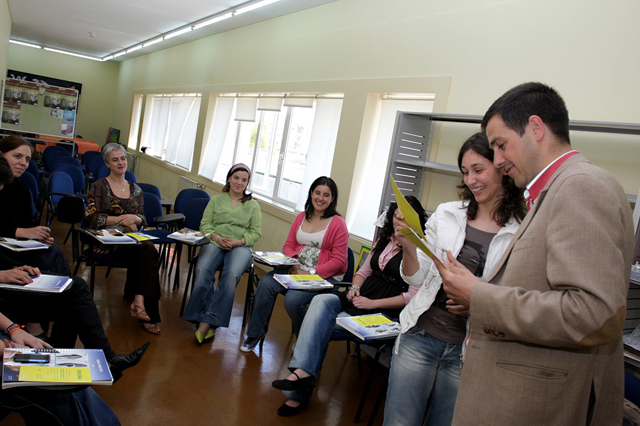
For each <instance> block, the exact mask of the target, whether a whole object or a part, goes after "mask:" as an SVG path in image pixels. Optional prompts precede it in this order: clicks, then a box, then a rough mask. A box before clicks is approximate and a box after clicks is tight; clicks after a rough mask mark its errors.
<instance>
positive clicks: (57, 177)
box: [47, 172, 74, 226]
mask: <svg viewBox="0 0 640 426" xmlns="http://www.w3.org/2000/svg"><path fill="white" fill-rule="evenodd" d="M64 196H70V197H73V196H74V194H73V180H72V179H71V176H69V175H68V174H66V173H64V172H53V173H51V176H49V185H48V187H47V226H51V220H52V219H53V218H54V217H55V215H56V214H57V213H58V202H59V201H60V199H61V198H62V197H64Z"/></svg>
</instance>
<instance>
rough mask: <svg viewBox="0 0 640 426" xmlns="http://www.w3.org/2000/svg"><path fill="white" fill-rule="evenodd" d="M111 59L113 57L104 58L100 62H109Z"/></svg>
mask: <svg viewBox="0 0 640 426" xmlns="http://www.w3.org/2000/svg"><path fill="white" fill-rule="evenodd" d="M111 59H113V55H109V56H105V57H104V58H102V62H104V61H109V60H111Z"/></svg>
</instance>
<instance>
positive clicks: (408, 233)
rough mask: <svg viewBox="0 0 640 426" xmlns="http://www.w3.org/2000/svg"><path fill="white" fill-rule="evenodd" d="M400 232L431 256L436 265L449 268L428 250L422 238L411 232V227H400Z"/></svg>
mask: <svg viewBox="0 0 640 426" xmlns="http://www.w3.org/2000/svg"><path fill="white" fill-rule="evenodd" d="M400 233H401V234H402V235H404V236H405V237H406V238H407V239H408V240H409V241H411V242H412V243H413V244H415V245H416V247H418V248H419V249H420V250H422V251H423V252H425V254H426V255H427V256H429V257H430V258H431V260H433V262H434V263H435V264H436V265H440V266H442V267H444V268H445V269H449V268H447V266H446V265H445V264H444V263H442V261H441V260H440V259H438V257H437V256H436V255H435V254H433V252H432V251H431V250H429V247H427V245H426V244H425V243H424V240H423V239H422V238H420V237H418V235H417V234H416V233H415V232H413V230H412V229H409V228H402V229H401V230H400Z"/></svg>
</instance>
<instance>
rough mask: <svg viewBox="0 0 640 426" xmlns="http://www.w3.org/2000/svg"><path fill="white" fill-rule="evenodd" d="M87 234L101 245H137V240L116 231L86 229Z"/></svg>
mask: <svg viewBox="0 0 640 426" xmlns="http://www.w3.org/2000/svg"><path fill="white" fill-rule="evenodd" d="M87 232H88V233H89V235H91V236H92V237H93V238H95V239H96V240H98V241H100V242H101V243H102V244H138V240H136V239H135V238H132V237H130V236H128V235H126V234H125V233H124V232H121V231H118V230H117V229H87Z"/></svg>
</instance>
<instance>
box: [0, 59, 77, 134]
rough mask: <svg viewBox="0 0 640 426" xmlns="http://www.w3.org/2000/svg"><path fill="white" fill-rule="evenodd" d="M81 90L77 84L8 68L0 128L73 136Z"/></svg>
mask: <svg viewBox="0 0 640 426" xmlns="http://www.w3.org/2000/svg"><path fill="white" fill-rule="evenodd" d="M81 89H82V85H81V84H80V83H75V82H71V81H65V80H60V79H55V78H49V77H43V76H40V75H35V74H29V73H22V72H19V71H14V70H8V71H7V79H6V81H5V85H4V93H3V102H2V108H1V116H2V120H1V126H0V127H1V128H2V129H5V130H13V131H18V132H24V133H35V134H40V135H47V136H55V137H64V138H70V139H72V138H75V129H76V125H77V110H78V104H79V97H80V91H81Z"/></svg>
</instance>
